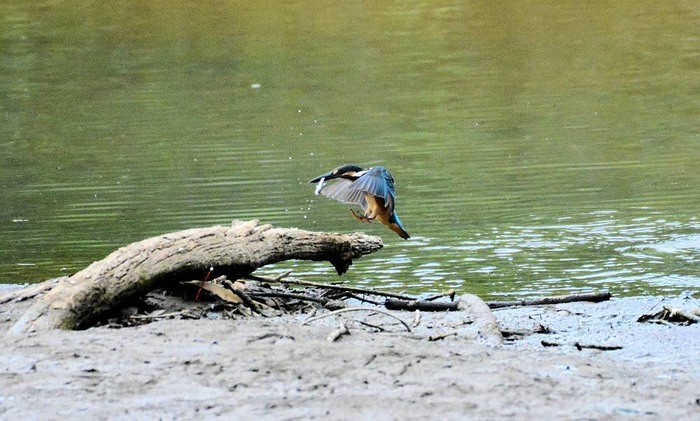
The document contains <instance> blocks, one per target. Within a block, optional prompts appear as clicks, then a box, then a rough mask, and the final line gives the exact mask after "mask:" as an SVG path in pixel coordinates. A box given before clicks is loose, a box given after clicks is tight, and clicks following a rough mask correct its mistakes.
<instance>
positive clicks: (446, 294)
mask: <svg viewBox="0 0 700 421" xmlns="http://www.w3.org/2000/svg"><path fill="white" fill-rule="evenodd" d="M442 297H450V300H454V299H455V290H453V289H451V290H449V291H445V292H441V293H440V294H435V295H431V296H430V297H428V298H425V299H423V301H435V300H437V299H438V298H442Z"/></svg>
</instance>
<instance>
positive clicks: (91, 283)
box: [7, 221, 382, 336]
mask: <svg viewBox="0 0 700 421" xmlns="http://www.w3.org/2000/svg"><path fill="white" fill-rule="evenodd" d="M380 248H382V240H381V239H380V238H379V237H374V236H368V235H364V234H350V235H341V234H330V233H322V232H311V231H303V230H299V229H282V228H273V227H272V226H270V225H260V224H259V223H258V221H248V222H240V221H235V222H234V223H233V224H232V225H231V226H230V227H226V226H214V227H208V228H196V229H189V230H185V231H179V232H175V233H171V234H165V235H162V236H159V237H153V238H149V239H146V240H143V241H140V242H137V243H133V244H130V245H128V246H125V247H122V248H120V249H118V250H116V251H114V252H113V253H112V254H110V255H109V256H107V257H106V258H105V259H103V260H100V261H98V262H95V263H93V264H91V265H90V266H88V267H87V268H85V269H83V270H81V271H80V272H77V273H75V274H74V275H72V276H70V277H67V278H62V279H61V280H60V281H59V282H58V283H57V284H56V285H55V286H53V288H52V289H51V290H50V291H49V292H48V293H46V294H45V295H44V296H43V297H41V298H40V299H38V300H37V301H36V302H35V303H34V304H33V305H32V306H31V307H30V308H29V309H28V310H27V312H26V313H25V314H24V315H23V316H22V317H21V318H20V319H19V321H17V323H15V324H14V326H12V327H11V328H10V330H9V331H8V333H7V336H13V335H22V334H26V333H28V332H33V331H41V330H49V329H56V328H59V329H81V328H86V327H89V326H90V323H91V322H93V321H94V320H95V319H96V318H98V317H99V316H100V315H102V314H103V313H105V312H107V311H109V310H112V309H114V308H116V307H118V306H119V305H120V304H121V303H123V302H125V301H127V300H129V299H132V298H134V297H137V296H140V295H143V294H145V293H147V292H149V291H151V290H152V289H154V288H156V287H158V286H165V285H166V284H168V283H175V282H179V281H182V280H191V279H202V278H203V277H204V275H205V274H206V273H207V272H208V271H209V269H210V268H214V272H213V273H212V275H214V276H220V275H226V276H227V277H228V278H229V279H237V278H240V277H243V276H246V275H249V274H250V273H252V272H253V271H254V270H255V269H257V268H259V267H262V266H264V265H268V264H272V263H276V262H280V261H283V260H290V259H303V260H317V261H322V260H327V261H329V262H330V263H331V264H332V265H333V266H334V267H335V268H336V270H337V272H338V274H342V273H344V272H346V271H347V270H348V268H349V267H350V265H351V263H352V260H353V259H357V258H359V257H361V256H363V255H366V254H369V253H372V252H374V251H377V250H379V249H380Z"/></svg>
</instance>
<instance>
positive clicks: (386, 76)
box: [0, 0, 700, 296]
mask: <svg viewBox="0 0 700 421" xmlns="http://www.w3.org/2000/svg"><path fill="white" fill-rule="evenodd" d="M0 11H2V13H0V16H2V18H0V19H2V23H3V24H2V25H0V57H2V61H0V165H1V166H0V187H2V192H3V197H2V201H0V220H1V221H2V226H3V229H2V231H0V282H7V283H11V282H34V281H36V280H40V279H45V278H47V277H51V276H56V275H60V274H65V273H71V272H74V271H76V270H79V269H81V268H82V267H84V266H86V265H87V264H89V263H90V262H92V261H93V260H97V259H100V258H102V257H103V256H104V255H106V254H107V253H109V252H110V251H112V250H113V249H115V248H117V247H119V246H121V245H124V244H127V243H130V242H132V241H137V240H140V239H143V238H144V237H147V236H151V235H157V234H161V233H163V232H169V231H174V230H179V229H184V228H189V227H193V226H205V225H211V224H226V223H229V222H230V221H231V220H233V219H251V218H258V219H261V220H262V221H264V222H269V223H273V224H275V225H278V226H297V227H300V228H305V229H316V230H329V231H341V232H350V231H355V230H364V231H366V232H368V233H372V234H377V235H382V237H383V238H384V240H385V243H386V247H385V248H384V249H383V250H382V251H381V252H379V253H377V254H375V255H373V256H369V257H367V258H365V259H361V260H359V261H357V262H356V263H355V264H354V265H353V267H352V269H351V270H350V272H349V273H348V274H347V275H345V279H347V280H348V281H351V282H356V283H359V284H364V285H372V286H381V287H386V288H392V289H405V290H410V291H414V292H421V291H436V290H442V289H445V288H456V289H459V290H460V291H471V292H476V293H480V294H483V295H486V296H504V295H509V296H527V295H540V294H545V293H547V294H548V293H560V292H561V293H563V292H571V291H577V290H587V289H592V288H601V287H609V288H611V289H612V290H613V292H614V293H617V294H628V295H632V294H640V293H668V294H674V293H680V292H681V291H684V290H688V289H697V285H698V279H697V275H696V272H697V270H694V267H695V266H697V263H698V257H699V252H698V250H699V249H700V237H699V236H698V232H700V230H698V226H699V224H700V223H699V222H698V220H697V217H698V215H697V212H698V203H697V195H696V190H697V186H698V185H699V184H700V172H698V171H697V162H699V160H700V130H699V129H698V125H697V117H698V110H699V109H700V102H699V101H698V98H700V96H699V95H698V93H699V92H700V74H699V72H700V50H699V49H698V43H697V40H698V39H700V9H698V7H697V6H696V5H695V3H693V2H673V3H661V4H659V3H658V2H651V1H642V2H639V1H634V2H632V1H620V2H616V3H615V4H614V5H611V4H589V5H587V7H586V8H581V7H580V5H577V4H574V3H572V4H551V5H547V6H544V5H541V4H540V3H539V2H525V3H521V4H519V5H517V6H515V5H512V6H511V5H509V4H508V3H503V4H499V5H494V4H492V3H488V2H486V3H483V2H456V1H455V2H451V1H447V2H441V3H440V5H439V7H438V6H437V5H435V4H434V3H433V2H410V3H404V2H399V3H397V4H393V3H392V4H390V3H386V4H385V3H384V2H378V3H372V4H364V3H363V4H355V3H353V2H349V3H348V2H345V3H342V4H341V3H338V4H334V6H333V7H329V4H327V3H324V2H314V1H311V2H303V3H302V2H287V3H285V4H284V5H280V4H279V3H278V2H265V1H264V2H256V3H255V5H254V6H253V5H252V3H249V2H239V1H225V2H200V3H197V4H196V6H195V5H179V4H171V3H165V2H162V1H157V0H152V1H146V2H142V1H140V2H126V3H125V4H111V3H110V4H107V3H105V4H102V3H100V4H95V3H89V4H88V3H86V2H82V1H77V2H73V3H61V2H59V3H45V4H44V3H41V4H39V3H33V2H20V1H8V2H4V3H3V4H2V5H0ZM348 16H354V17H355V18H353V19H349V18H348ZM342 163H357V164H360V165H366V166H369V165H375V164H379V163H381V164H382V165H385V166H387V167H388V168H389V169H390V170H391V172H392V174H393V175H394V177H395V178H396V181H397V190H398V195H399V197H398V201H397V209H398V211H399V213H400V215H401V217H402V220H403V222H404V223H405V225H406V227H407V229H408V231H409V232H410V233H411V234H412V236H414V237H413V238H412V239H411V240H410V241H402V240H400V239H398V238H396V237H395V236H394V234H393V233H391V232H390V231H388V230H386V229H385V227H382V226H381V225H379V224H373V225H371V226H367V225H360V224H358V223H357V222H356V221H355V220H354V219H353V218H352V217H351V216H350V213H349V211H348V210H347V209H346V208H345V207H344V206H343V205H340V204H338V203H336V202H332V201H329V200H326V199H325V198H322V197H316V196H314V195H313V186H310V185H309V184H308V180H309V179H310V178H311V177H313V176H315V175H317V174H320V173H321V172H325V171H327V170H328V169H329V168H333V167H335V166H337V165H339V164H342ZM289 268H292V269H293V270H294V271H295V273H296V275H297V276H306V277H309V278H312V279H314V280H322V281H329V280H334V279H337V278H336V276H335V275H334V274H333V272H332V268H330V266H328V265H327V264H321V263H307V262H290V263H287V264H280V265H277V266H275V267H273V268H268V269H266V271H267V272H271V273H277V272H280V271H284V270H287V269H289Z"/></svg>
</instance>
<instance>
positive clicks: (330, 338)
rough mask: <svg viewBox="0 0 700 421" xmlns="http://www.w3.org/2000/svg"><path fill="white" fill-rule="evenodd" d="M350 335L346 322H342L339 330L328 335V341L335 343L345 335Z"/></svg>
mask: <svg viewBox="0 0 700 421" xmlns="http://www.w3.org/2000/svg"><path fill="white" fill-rule="evenodd" d="M348 334H350V331H349V330H348V327H347V325H345V322H340V327H338V329H336V330H334V331H333V332H331V334H330V335H328V337H327V338H326V340H327V341H328V342H335V340H336V339H338V338H340V337H341V336H343V335H348Z"/></svg>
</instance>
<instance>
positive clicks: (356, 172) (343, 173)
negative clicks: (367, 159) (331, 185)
mask: <svg viewBox="0 0 700 421" xmlns="http://www.w3.org/2000/svg"><path fill="white" fill-rule="evenodd" d="M363 171H364V170H363V169H362V167H359V166H357V165H352V164H350V165H342V166H340V167H338V168H336V169H334V170H333V171H329V172H327V173H325V174H322V175H319V176H318V177H316V178H314V179H312V180H311V181H309V183H311V184H315V183H318V182H319V181H321V179H324V180H326V181H327V180H332V179H334V178H345V179H347V180H357V179H358V178H359V177H360V176H361V175H362V174H361V173H363Z"/></svg>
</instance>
